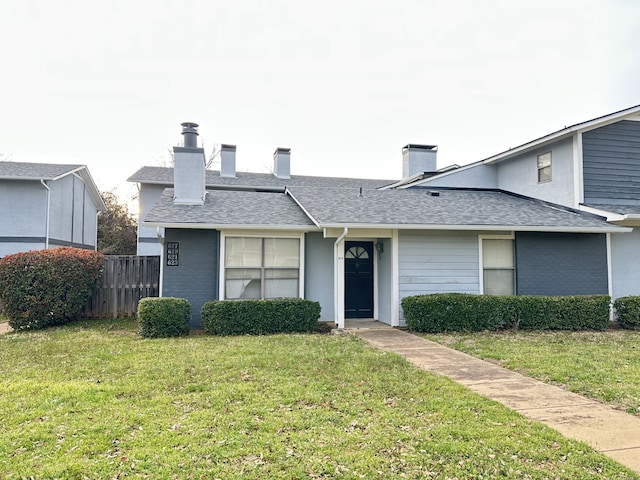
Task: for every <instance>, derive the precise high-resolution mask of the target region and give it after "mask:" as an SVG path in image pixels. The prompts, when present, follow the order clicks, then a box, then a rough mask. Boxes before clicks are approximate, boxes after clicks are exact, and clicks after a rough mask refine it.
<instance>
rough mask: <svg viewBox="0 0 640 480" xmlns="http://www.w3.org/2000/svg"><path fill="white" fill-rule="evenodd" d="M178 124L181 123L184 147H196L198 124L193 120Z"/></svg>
mask: <svg viewBox="0 0 640 480" xmlns="http://www.w3.org/2000/svg"><path fill="white" fill-rule="evenodd" d="M180 125H182V135H184V140H183V142H184V146H185V148H198V124H197V123H194V122H183V123H181V124H180Z"/></svg>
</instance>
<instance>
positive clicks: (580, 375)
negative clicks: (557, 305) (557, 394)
mask: <svg viewBox="0 0 640 480" xmlns="http://www.w3.org/2000/svg"><path fill="white" fill-rule="evenodd" d="M425 337H426V338H429V339H430V340H434V341H436V342H439V343H442V344H443V345H446V346H448V347H452V348H456V349H458V350H461V351H463V352H466V353H469V354H471V355H474V356H476V357H479V358H483V359H488V360H492V361H497V362H499V363H500V365H502V366H504V367H506V368H509V369H511V370H517V371H519V372H521V373H522V374H524V375H528V376H530V377H534V378H537V379H539V380H542V381H544V382H547V383H554V384H560V385H563V386H566V388H567V389H569V390H571V391H572V392H575V393H579V394H581V395H585V396H587V397H591V398H594V399H596V400H600V401H602V402H606V403H609V404H611V405H612V406H615V407H617V408H620V409H623V410H625V411H627V412H628V413H631V414H635V415H640V332H637V331H629V330H606V331H604V332H565V331H563V332H560V331H558V332H524V331H521V332H513V331H508V332H483V333H468V334H465V333H458V334H447V335H444V334H443V335H425Z"/></svg>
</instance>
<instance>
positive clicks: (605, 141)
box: [396, 105, 640, 298]
mask: <svg viewBox="0 0 640 480" xmlns="http://www.w3.org/2000/svg"><path fill="white" fill-rule="evenodd" d="M416 186H420V187H422V188H434V187H459V186H465V187H476V188H498V189H500V190H502V191H508V192H513V193H517V194H520V195H527V196H529V197H533V198H538V199H540V200H544V201H548V202H553V203H557V204H560V205H564V206H567V207H572V208H575V209H578V210H581V211H585V212H590V213H595V214H597V215H600V216H602V217H604V218H606V219H607V220H608V221H609V222H610V223H613V224H616V225H620V226H625V227H631V228H633V231H632V232H630V233H624V234H622V233H614V232H611V233H609V234H607V235H606V241H607V249H608V250H609V257H610V262H609V277H610V278H609V290H610V294H611V295H612V296H613V297H614V298H617V297H621V296H626V295H640V255H638V252H639V251H640V105H638V106H635V107H631V108H628V109H625V110H621V111H619V112H615V113H612V114H609V115H605V116H603V117H599V118H595V119H593V120H589V121H586V122H582V123H578V124H576V125H573V126H571V127H567V128H564V129H562V130H559V131H557V132H554V133H551V134H549V135H545V136H544V137H541V138H538V139H535V140H532V141H531V142H528V143H525V144H523V145H520V146H519V147H516V148H512V149H510V150H508V151H506V152H502V153H499V154H497V155H494V156H492V157H489V158H487V159H485V160H482V161H479V162H476V163H473V164H470V165H466V166H464V167H457V166H456V167H455V168H452V169H449V170H447V171H446V172H442V173H439V174H437V175H428V174H427V175H425V174H419V175H417V176H415V177H414V178H412V179H406V180H405V181H403V182H398V184H396V187H397V188H400V189H405V188H414V187H416ZM584 260H585V261H590V259H589V258H588V257H585V259H584Z"/></svg>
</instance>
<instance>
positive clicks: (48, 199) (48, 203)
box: [40, 178, 51, 249]
mask: <svg viewBox="0 0 640 480" xmlns="http://www.w3.org/2000/svg"><path fill="white" fill-rule="evenodd" d="M40 183H41V184H42V186H43V187H44V188H46V189H47V226H46V231H45V235H44V248H45V249H47V248H49V218H50V216H51V189H50V188H49V185H47V184H46V183H45V181H44V179H42V178H41V179H40Z"/></svg>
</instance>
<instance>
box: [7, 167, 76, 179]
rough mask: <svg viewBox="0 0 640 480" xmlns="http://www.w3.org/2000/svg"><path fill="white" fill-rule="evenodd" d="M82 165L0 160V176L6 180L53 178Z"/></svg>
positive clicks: (72, 171) (68, 172) (70, 172)
mask: <svg viewBox="0 0 640 480" xmlns="http://www.w3.org/2000/svg"><path fill="white" fill-rule="evenodd" d="M83 167H84V168H86V167H85V166H84V165H70V164H69V165H58V164H54V163H23V162H0V178H1V179H7V180H38V181H40V180H55V179H57V178H60V177H64V176H65V175H69V174H72V173H74V172H75V171H77V170H79V169H81V168H83Z"/></svg>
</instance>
